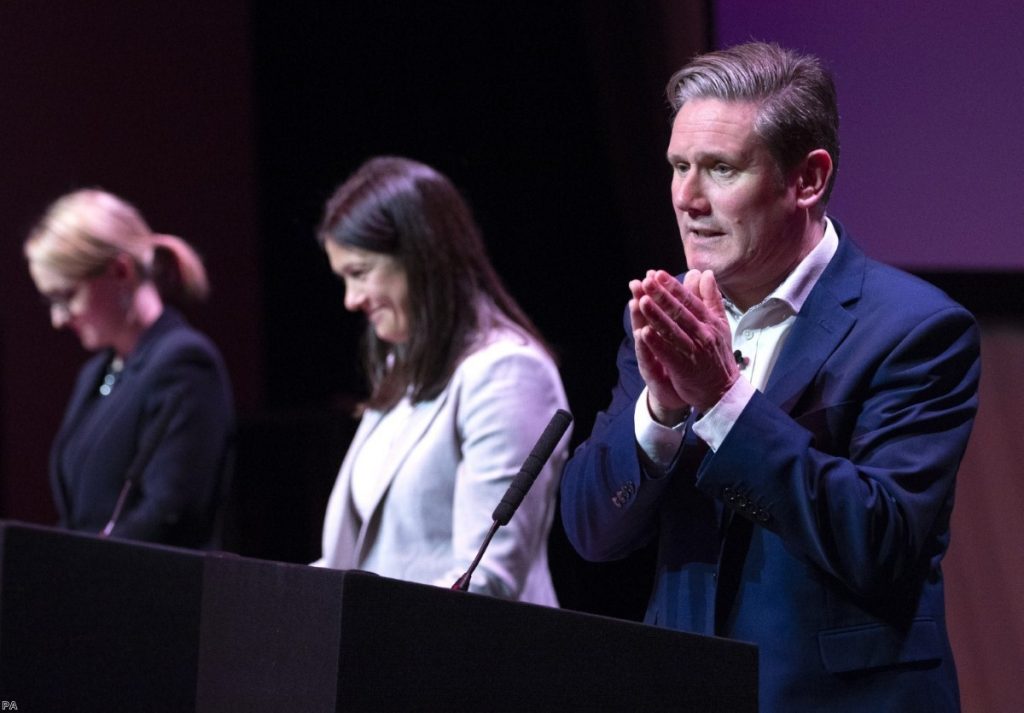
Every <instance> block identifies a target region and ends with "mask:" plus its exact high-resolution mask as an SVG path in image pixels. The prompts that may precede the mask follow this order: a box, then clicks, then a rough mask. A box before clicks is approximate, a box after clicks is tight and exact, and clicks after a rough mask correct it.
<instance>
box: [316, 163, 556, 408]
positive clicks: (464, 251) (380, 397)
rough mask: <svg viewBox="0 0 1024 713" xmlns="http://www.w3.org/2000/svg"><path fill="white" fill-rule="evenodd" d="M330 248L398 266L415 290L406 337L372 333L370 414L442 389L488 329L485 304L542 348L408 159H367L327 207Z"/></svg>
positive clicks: (479, 249)
mask: <svg viewBox="0 0 1024 713" xmlns="http://www.w3.org/2000/svg"><path fill="white" fill-rule="evenodd" d="M317 239H318V240H319V242H320V245H321V246H323V245H325V244H326V243H327V242H328V241H330V242H332V243H335V244H337V245H340V246H344V247H355V248H360V249H363V250H369V251H371V252H375V253H384V254H387V255H391V256H393V257H395V258H396V260H397V261H398V263H399V264H400V265H401V267H402V268H403V269H404V270H405V274H406V279H407V281H408V286H409V312H410V314H409V332H410V333H409V339H408V341H407V342H405V343H403V344H390V343H387V342H383V341H381V340H380V339H378V338H377V336H376V335H375V334H374V331H373V329H370V328H368V329H367V330H366V334H365V336H364V350H365V351H364V360H365V365H366V370H367V375H368V377H369V380H370V388H371V393H370V398H369V400H368V402H367V404H366V405H367V406H369V407H370V408H375V409H382V410H383V409H387V408H389V407H391V406H393V405H394V404H395V403H397V402H398V401H399V400H400V399H401V398H402V397H403V396H404V395H405V394H406V393H407V392H408V393H409V396H410V399H411V401H412V402H413V403H417V402H419V401H427V400H429V399H432V398H434V397H435V396H437V395H438V394H439V393H440V392H441V391H442V390H444V388H445V386H446V385H447V383H448V381H449V380H450V379H451V376H452V374H453V373H454V371H455V368H456V366H458V363H459V359H460V357H461V356H462V355H463V353H464V352H465V350H466V349H467V347H468V346H469V345H470V343H471V342H472V340H473V337H474V336H475V334H476V333H477V332H478V331H479V329H480V328H481V327H486V326H487V325H481V324H480V323H479V322H480V319H481V316H482V315H481V311H480V308H481V297H485V298H488V299H489V300H490V301H491V302H493V303H494V304H495V305H496V306H497V308H498V309H499V310H500V311H501V312H502V313H504V314H505V315H506V316H507V317H508V318H509V319H510V320H511V321H512V322H514V323H515V324H517V325H519V327H520V328H521V329H522V330H523V331H524V332H526V333H528V334H530V335H531V336H532V337H533V338H534V339H536V340H537V341H538V342H540V343H541V344H543V343H544V342H543V339H542V338H541V336H540V333H539V332H538V331H537V328H536V327H535V326H534V325H533V323H532V322H531V321H530V319H529V318H528V317H527V316H526V315H525V314H524V313H523V311H522V310H521V309H520V307H519V305H517V304H516V302H515V300H514V299H512V297H511V296H510V295H509V294H508V292H507V291H506V290H505V287H504V286H503V285H502V283H501V279H500V278H499V277H498V274H497V273H496V272H495V271H494V268H493V267H492V266H491V263H490V261H489V260H488V258H487V253H486V250H485V248H484V244H483V240H482V239H481V237H480V230H479V228H478V227H477V225H476V222H475V221H474V220H473V216H472V213H471V212H470V210H469V207H468V206H467V205H466V202H465V201H464V200H463V198H462V196H461V195H460V194H459V192H458V191H457V190H456V189H455V187H454V186H453V185H452V183H451V181H449V180H448V179H447V178H446V177H445V176H444V175H442V174H441V173H439V172H438V171H436V170H434V169H433V168H431V167H430V166H427V165H425V164H422V163H419V162H416V161H412V160H410V159H406V158H400V157H393V156H382V157H377V158H373V159H370V160H369V161H367V162H366V163H364V164H363V165H362V166H360V167H359V169H358V170H357V171H356V172H355V173H354V174H352V176H350V177H349V178H348V180H346V181H345V182H344V183H343V184H342V185H341V186H339V187H338V189H337V190H336V191H335V192H334V195H333V196H331V198H330V200H328V201H327V205H326V206H325V209H324V218H323V222H322V223H321V224H320V227H319V229H318V231H317Z"/></svg>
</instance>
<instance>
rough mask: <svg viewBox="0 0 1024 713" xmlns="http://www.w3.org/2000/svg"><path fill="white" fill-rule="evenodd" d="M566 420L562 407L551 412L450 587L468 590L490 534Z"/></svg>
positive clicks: (515, 504)
mask: <svg viewBox="0 0 1024 713" xmlns="http://www.w3.org/2000/svg"><path fill="white" fill-rule="evenodd" d="M570 423H572V414H570V413H569V412H568V411H565V410H563V409H558V410H557V411H555V415H554V416H552V417H551V420H550V421H549V422H548V425H547V427H546V428H545V429H544V432H543V433H542V434H540V438H539V439H537V444H536V445H535V446H534V447H533V450H532V451H530V455H528V456H527V457H526V460H525V461H524V462H523V467H522V468H520V469H519V473H518V475H516V477H515V478H513V479H512V482H511V483H510V484H509V486H508V490H506V491H505V495H504V496H503V497H502V498H501V502H499V503H498V506H497V507H495V508H494V513H493V514H492V515H491V520H493V522H492V523H491V529H490V530H489V531H488V533H487V536H486V537H485V538H484V541H483V544H481V545H480V549H479V550H478V551H477V553H476V557H475V558H474V559H473V562H472V564H470V565H469V569H467V570H466V573H465V574H463V575H462V576H461V577H459V578H458V579H457V580H456V581H455V584H453V585H452V589H454V590H456V591H459V592H464V591H466V590H467V589H469V580H470V577H472V576H473V571H474V570H475V569H476V566H477V565H478V564H480V558H481V557H483V556H484V551H485V550H486V549H487V546H488V545H489V544H491V539H492V538H493V537H494V533H496V532H497V531H498V528H499V527H502V526H503V525H507V524H508V523H509V520H511V519H512V515H514V514H515V511H516V510H517V509H518V508H519V504H520V503H522V502H523V498H524V497H526V493H527V492H528V491H529V490H530V486H531V485H533V481H535V480H536V479H537V474H538V473H540V469H541V468H543V467H544V464H545V463H547V462H548V458H550V457H551V454H552V453H553V452H554V450H555V446H557V445H558V442H559V441H560V440H562V436H564V435H565V432H566V430H567V429H568V428H569V424H570Z"/></svg>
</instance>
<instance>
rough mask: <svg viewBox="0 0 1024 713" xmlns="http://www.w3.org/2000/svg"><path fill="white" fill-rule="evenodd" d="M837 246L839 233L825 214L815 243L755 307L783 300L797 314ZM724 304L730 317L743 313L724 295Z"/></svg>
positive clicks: (739, 315) (737, 316)
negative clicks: (823, 222)
mask: <svg viewBox="0 0 1024 713" xmlns="http://www.w3.org/2000/svg"><path fill="white" fill-rule="evenodd" d="M838 249H839V234H838V233H836V229H835V226H833V225H832V221H831V220H829V219H828V218H825V234H824V235H823V236H822V237H821V240H819V241H818V244H817V245H815V246H814V248H812V249H811V251H810V252H809V253H807V255H806V256H805V257H804V259H803V260H801V261H800V262H799V263H797V266H796V267H795V268H793V270H792V272H790V273H789V274H788V275H787V276H786V279H784V280H783V281H782V283H781V284H780V285H779V286H778V287H776V288H775V289H774V290H772V291H771V293H769V295H768V296H767V297H765V298H764V299H763V300H762V301H761V302H760V304H759V305H755V307H759V306H761V305H766V304H769V303H773V302H784V303H785V304H787V305H789V308H790V309H791V310H792V313H793V314H797V313H798V312H799V311H800V308H801V307H803V306H804V302H806V301H807V296H808V295H809V294H810V293H811V290H812V289H814V286H815V285H816V284H817V283H818V279H819V278H820V277H821V274H822V273H823V272H825V268H826V267H828V263H829V261H830V260H831V259H832V257H833V256H834V255H835V254H836V250H838ZM725 307H726V309H727V310H728V311H729V313H730V314H731V315H732V316H733V317H736V318H739V317H741V316H742V315H743V312H742V311H741V310H740V309H739V308H738V307H737V306H736V305H734V304H733V303H732V302H730V301H729V300H728V299H725ZM751 309H754V307H751ZM748 311H749V310H748Z"/></svg>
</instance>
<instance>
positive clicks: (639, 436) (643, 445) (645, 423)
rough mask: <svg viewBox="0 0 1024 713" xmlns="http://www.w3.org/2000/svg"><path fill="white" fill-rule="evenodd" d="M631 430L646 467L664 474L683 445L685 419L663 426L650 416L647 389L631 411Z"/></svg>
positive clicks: (645, 388)
mask: <svg viewBox="0 0 1024 713" xmlns="http://www.w3.org/2000/svg"><path fill="white" fill-rule="evenodd" d="M633 429H634V431H635V432H636V442H637V445H638V446H640V452H641V453H643V454H644V455H645V456H647V461H648V462H647V465H648V466H653V467H654V468H655V469H657V470H660V471H661V472H664V471H666V470H668V468H669V466H671V465H672V463H673V461H675V458H676V454H677V453H679V447H680V446H681V445H682V444H683V433H684V432H685V430H686V419H685V418H684V419H683V420H682V422H681V423H678V424H676V425H675V426H672V427H671V428H670V427H668V426H663V425H661V424H660V423H658V422H657V421H655V420H654V418H653V417H652V416H651V411H650V409H649V408H647V387H646V386H645V387H644V390H643V391H641V392H640V396H639V397H638V398H637V400H636V408H635V409H634V410H633Z"/></svg>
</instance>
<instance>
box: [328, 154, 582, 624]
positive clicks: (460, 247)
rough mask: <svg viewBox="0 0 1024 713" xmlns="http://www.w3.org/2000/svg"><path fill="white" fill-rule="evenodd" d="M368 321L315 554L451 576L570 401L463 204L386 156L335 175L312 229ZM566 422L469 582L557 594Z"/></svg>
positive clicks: (407, 574)
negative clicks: (359, 398) (353, 401)
mask: <svg viewBox="0 0 1024 713" xmlns="http://www.w3.org/2000/svg"><path fill="white" fill-rule="evenodd" d="M318 238H319V240H320V242H321V244H322V245H323V247H324V249H325V251H326V253H327V257H328V259H329V261H330V264H331V268H332V269H333V270H334V272H335V273H337V274H338V275H339V276H340V277H341V278H342V279H343V280H344V282H345V307H346V309H348V310H351V311H360V312H363V313H364V314H365V315H366V317H367V320H368V322H369V325H368V329H367V332H366V338H365V354H364V360H365V366H366V370H367V374H368V377H369V381H370V396H369V399H368V401H367V403H366V405H365V406H366V410H365V412H364V414H363V417H362V422H361V423H360V425H359V429H358V430H357V431H356V434H355V437H354V438H353V441H352V444H351V446H350V447H349V450H348V453H347V454H346V456H345V460H344V462H343V463H342V466H341V471H340V473H339V474H338V479H337V481H336V483H335V486H334V490H333V492H332V494H331V498H330V501H329V502H328V505H327V513H326V515H325V518H324V530H323V556H322V557H321V559H319V560H317V561H316V562H314V564H315V565H318V566H324V567H333V568H338V569H362V570H367V571H371V572H377V573H378V574H382V575H385V576H389V577H394V578H397V579H404V580H408V581H414V582H424V583H429V584H436V585H440V586H444V587H450V586H451V585H452V584H453V583H454V582H455V580H456V579H457V578H458V577H459V576H460V575H461V574H462V573H463V572H465V570H466V569H467V568H468V567H469V565H470V563H471V562H472V560H473V557H474V556H475V554H476V551H477V549H478V548H479V546H480V544H481V543H482V542H483V540H484V538H485V536H486V534H487V531H488V530H489V528H490V526H491V513H492V511H493V510H494V507H495V506H496V505H497V504H498V502H499V501H500V500H501V497H502V495H504V493H505V491H506V489H507V488H508V485H509V483H510V482H511V480H512V478H513V477H514V476H515V475H516V473H517V472H518V471H519V468H520V466H521V465H522V464H523V461H524V460H526V457H527V456H528V455H529V453H530V450H531V449H532V447H533V445H534V443H535V442H536V440H537V438H538V437H539V436H540V434H541V432H542V431H543V429H544V427H545V425H546V424H547V422H548V420H549V419H550V417H551V416H552V415H553V414H554V413H555V411H556V410H557V409H559V408H562V409H564V408H567V403H566V398H565V393H564V390H563V388H562V383H561V380H560V378H559V375H558V370H557V368H556V367H555V364H554V362H553V360H552V358H551V355H550V354H549V352H548V349H547V347H546V346H545V345H544V342H543V340H542V338H541V337H540V334H539V333H538V331H537V329H536V328H535V327H534V326H533V324H532V323H531V322H530V320H529V319H528V318H527V317H526V315H525V314H524V313H523V312H522V310H521V309H520V308H519V306H518V305H517V304H516V303H515V301H514V300H513V299H512V297H511V296H509V294H508V293H507V292H506V290H505V289H504V287H503V286H502V284H501V281H500V279H499V278H498V276H497V274H496V273H495V271H494V269H493V267H492V266H491V264H490V262H489V261H488V259H487V256H486V252H485V250H484V246H483V241H482V240H481V238H480V234H479V230H478V228H477V227H476V224H475V222H474V221H473V218H472V215H471V213H470V211H469V208H468V207H467V205H466V204H465V202H464V201H463V199H462V197H461V196H460V195H459V193H458V191H457V190H456V189H455V188H454V186H453V185H452V184H451V182H450V181H449V180H448V179H447V178H446V177H445V176H443V175H441V174H440V173H439V172H437V171H436V170H434V169H432V168H430V167H429V166H426V165H423V164H421V163H417V162H415V161H411V160H408V159H403V158H396V157H379V158H375V159H371V160H370V161H368V162H367V163H365V164H364V165H363V166H362V167H360V168H359V169H358V170H357V171H356V173H354V174H353V175H352V176H351V177H350V178H349V179H348V180H347V181H346V182H345V183H344V184H342V185H341V186H340V187H339V188H338V190H337V191H336V192H335V194H334V195H333V196H332V198H331V199H330V200H329V201H328V203H327V206H326V208H325V214H324V220H323V223H322V224H321V226H320V229H319V231H318ZM567 442H568V434H566V436H565V437H564V438H563V439H562V442H561V443H560V444H559V447H558V448H556V450H555V453H554V454H553V455H552V457H551V459H550V460H549V461H548V463H547V465H546V466H545V467H544V469H543V470H542V471H541V473H540V475H538V477H537V480H536V481H535V483H534V485H533V487H532V488H531V489H530V491H529V493H528V494H527V496H526V498H525V499H524V500H523V503H522V505H520V507H519V509H518V510H517V511H516V514H515V516H514V517H513V518H512V520H511V522H510V523H509V524H508V525H506V526H504V527H502V528H500V529H499V530H498V532H497V534H496V535H495V537H494V539H493V541H492V542H491V544H490V546H489V547H488V549H487V552H486V554H485V555H484V557H483V559H482V561H481V562H480V564H479V566H478V568H477V570H476V572H475V573H474V575H473V579H472V582H471V585H470V590H471V591H475V592H480V593H486V594H491V595H494V596H498V597H503V598H507V599H518V600H521V601H529V602H534V603H538V604H547V605H551V606H557V599H556V597H555V591H554V587H553V586H552V583H551V576H550V573H549V571H548V563H547V539H548V534H549V532H550V529H551V523H552V519H553V517H554V509H555V492H556V490H557V480H558V474H559V473H560V472H561V469H562V464H563V463H564V461H565V458H566V455H567V452H566V444H567Z"/></svg>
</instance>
